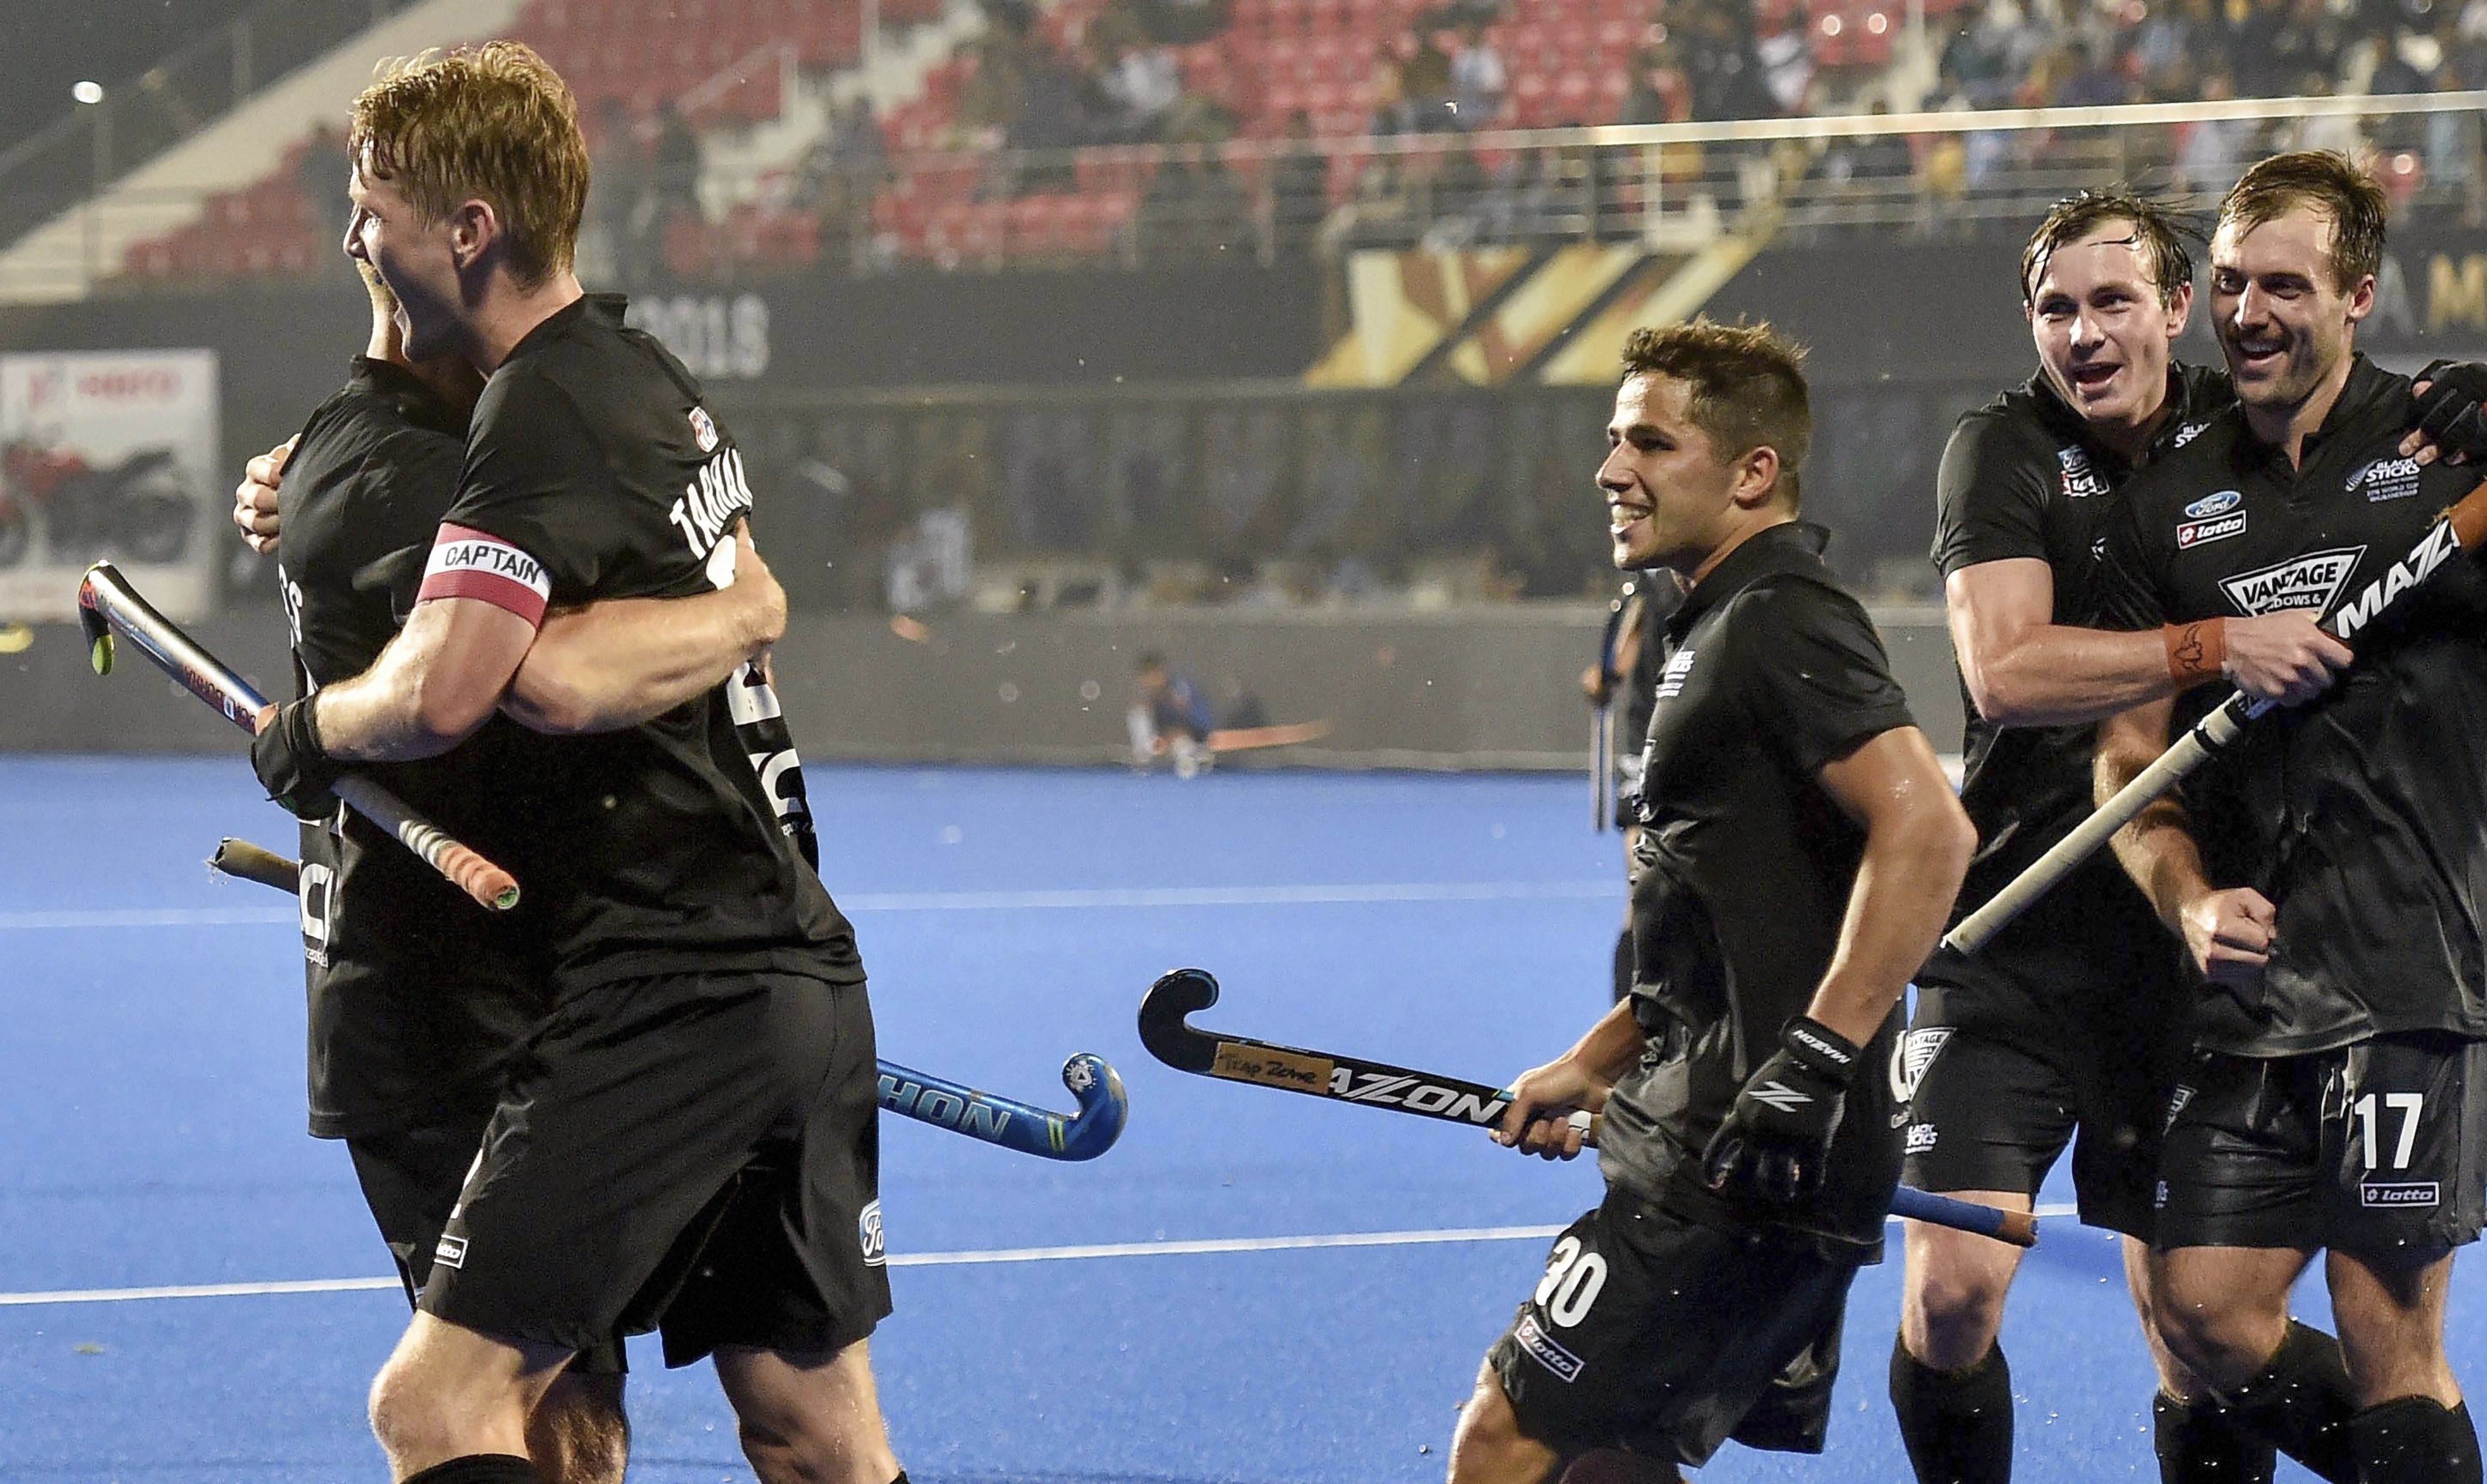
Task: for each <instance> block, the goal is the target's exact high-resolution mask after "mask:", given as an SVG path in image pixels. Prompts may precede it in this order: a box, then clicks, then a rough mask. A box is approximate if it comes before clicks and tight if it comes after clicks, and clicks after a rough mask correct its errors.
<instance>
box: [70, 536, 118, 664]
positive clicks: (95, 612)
mask: <svg viewBox="0 0 2487 1484" xmlns="http://www.w3.org/2000/svg"><path fill="white" fill-rule="evenodd" d="M98 574H101V576H102V577H103V578H104V579H105V580H110V579H111V578H112V577H113V576H114V575H115V574H114V572H113V570H112V564H111V563H110V562H98V563H96V564H95V565H94V566H92V567H90V568H88V569H87V570H86V576H85V577H84V578H82V579H80V581H79V582H78V629H79V630H80V631H81V632H83V633H84V634H85V635H86V662H87V663H88V664H90V665H93V666H94V667H95V673H96V674H98V675H109V674H111V673H112V623H111V621H110V620H109V619H106V618H105V617H104V616H103V608H102V602H101V600H100V599H98V597H97V596H96V591H95V587H96V581H97V578H98Z"/></svg>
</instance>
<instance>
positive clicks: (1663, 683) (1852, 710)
mask: <svg viewBox="0 0 2487 1484" xmlns="http://www.w3.org/2000/svg"><path fill="white" fill-rule="evenodd" d="M1827 539H1828V537H1827V533H1825V532H1824V531H1823V530H1822V528H1821V527H1819V526H1813V525H1799V524H1789V525H1780V526H1774V527H1771V528H1769V529H1767V530H1764V531H1762V532H1760V533H1758V534H1756V535H1754V536H1752V537H1750V538H1748V539H1747V540H1746V542H1745V543H1744V545H1742V546H1738V547H1737V548H1736V549H1735V550H1733V551H1731V552H1729V553H1728V554H1727V557H1726V558H1725V560H1723V561H1721V562H1720V563H1719V565H1718V567H1716V568H1715V569H1713V570H1712V571H1711V573H1710V574H1708V575H1707V576H1705V577H1704V578H1703V579H1702V580H1701V582H1700V583H1699V585H1697V586H1696V587H1694V588H1693V590H1692V592H1691V594H1690V595H1689V596H1688V597H1687V598H1686V599H1685V600H1684V602H1683V603H1682V605H1681V606H1679V607H1678V608H1677V609H1676V611H1675V613H1674V615H1673V616H1672V617H1671V618H1669V619H1668V621H1667V625H1666V659H1665V663H1664V665H1663V667H1662V669H1661V670H1660V674H1659V685H1658V691H1657V705H1656V707H1655V710H1654V712H1653V714H1652V717H1651V720H1650V731H1649V741H1648V744H1647V746H1646V748H1645V749H1644V751H1643V754H1642V758H1643V762H1642V787H1641V805H1640V822H1641V833H1640V843H1639V846H1638V848H1637V850H1636V852H1635V859H1634V862H1633V894H1632V934H1633V952H1634V965H1635V966H1634V975H1633V978H1634V984H1633V990H1632V1002H1633V1012H1634V1015H1635V1018H1636V1019H1637V1020H1638V1022H1639V1023H1640V1025H1641V1027H1642V1029H1643V1030H1644V1031H1646V1032H1647V1033H1648V1034H1649V1037H1650V1041H1649V1046H1648V1048H1647V1050H1645V1052H1644V1053H1643V1056H1642V1059H1641V1063H1640V1065H1639V1066H1638V1067H1637V1068H1635V1070H1634V1071H1633V1072H1632V1073H1630V1074H1628V1075H1627V1076H1626V1077H1625V1078H1623V1079H1622V1080H1621V1081H1620V1082H1618V1083H1617V1084H1616V1086H1615V1091H1614V1096H1613V1098H1612V1099H1611V1100H1610V1101H1609V1102H1608V1104H1607V1134H1606V1135H1605V1136H1604V1138H1603V1139H1602V1141H1601V1153H1600V1156H1599V1161H1600V1165H1601V1167H1602V1168H1603V1169H1604V1171H1605V1173H1606V1176H1607V1180H1608V1181H1609V1182H1610V1183H1611V1184H1613V1185H1615V1186H1618V1187H1621V1188H1623V1189H1625V1190H1630V1191H1632V1192H1633V1193H1635V1194H1636V1195H1639V1196H1641V1197H1643V1198H1645V1199H1649V1200H1653V1201H1655V1202H1657V1203H1658V1204H1660V1205H1662V1206H1663V1207H1666V1208H1668V1209H1671V1210H1674V1211H1677V1212H1679V1213H1680V1214H1683V1215H1686V1216H1689V1217H1691V1218H1696V1219H1719V1218H1726V1219H1731V1220H1774V1221H1780V1222H1783V1223H1784V1224H1787V1225H1791V1226H1795V1227H1797V1228H1800V1229H1802V1230H1804V1231H1808V1232H1812V1233H1814V1234H1816V1235H1819V1236H1823V1237H1827V1238H1830V1239H1831V1240H1832V1241H1833V1242H1835V1243H1836V1244H1839V1245H1840V1246H1843V1247H1847V1246H1858V1245H1863V1246H1877V1245H1879V1244H1880V1243H1881V1241H1882V1238H1883V1220H1884V1214H1885V1212H1886V1211H1887V1210H1888V1209H1889V1207H1890V1202H1891V1189H1892V1187H1893V1186H1894V1185H1896V1184H1897V1183H1898V1181H1899V1169H1900V1140H1899V1131H1898V1130H1897V1128H1896V1127H1895V1126H1894V1125H1893V1123H1892V1119H1891V1113H1892V1109H1893V1106H1894V1105H1893V1102H1892V1095H1891V1088H1890V1085H1889V1078H1886V1077H1883V1076H1881V1075H1879V1072H1878V1071H1869V1072H1868V1073H1867V1075H1865V1076H1862V1077H1859V1078H1858V1079H1857V1083H1856V1086H1855V1087H1854V1088H1852V1089H1851V1090H1850V1092H1849V1095H1848V1108H1847V1114H1846V1117H1845V1118H1844V1119H1843V1120H1842V1121H1841V1123H1840V1126H1839V1132H1838V1134H1837V1136H1836V1137H1835V1138H1834V1140H1833V1141H1832V1144H1831V1150H1830V1169H1829V1174H1828V1177H1827V1179H1826V1180H1825V1182H1824V1186H1823V1189H1822V1190H1821V1191H1820V1192H1819V1193H1818V1194H1817V1195H1816V1196H1815V1197H1814V1198H1813V1199H1812V1200H1811V1201H1810V1202H1809V1203H1808V1204H1807V1205H1805V1206H1804V1207H1802V1208H1801V1209H1800V1210H1798V1211H1797V1212H1795V1213H1793V1214H1784V1213H1781V1212H1779V1211H1777V1210H1776V1209H1775V1208H1753V1209H1750V1210H1747V1209H1745V1208H1743V1207H1741V1206H1739V1205H1735V1204H1731V1203H1730V1202H1728V1201H1726V1200H1724V1199H1722V1198H1721V1197H1719V1196H1717V1195H1713V1194H1712V1193H1711V1192H1710V1191H1709V1190H1707V1189H1706V1188H1705V1187H1704V1186H1703V1184H1702V1179H1701V1152H1702V1149H1703V1147H1704V1146H1705V1145H1706V1144H1707V1143H1708V1142H1709V1139H1710V1135H1711V1134H1713V1133H1715V1132H1717V1130H1718V1127H1719V1121H1720V1120H1721V1119H1723V1118H1724V1117H1725V1116H1726V1113H1727V1109H1728V1107H1729V1106H1730V1105H1731V1104H1733V1103H1734V1102H1735V1099H1736V1093H1737V1090H1738V1089H1739V1088H1741V1087H1742V1086H1743V1085H1744V1082H1745V1079H1746V1078H1747V1077H1748V1076H1750V1075H1751V1073H1752V1070H1753V1068H1754V1067H1756V1066H1758V1065H1760V1063H1761V1062H1762V1061H1763V1060H1765V1059H1766V1058H1768V1057H1769V1056H1770V1054H1771V1052H1772V1051H1773V1050H1775V1049H1776V1047H1777V1045H1778V1035H1779V1030H1780V1028H1781V1027H1782V1026H1784V1025H1785V1024H1786V1023H1787V1022H1788V1021H1789V1019H1791V1018H1792V1017H1794V1016H1797V1015H1801V1014H1802V1013H1803V1012H1804V1010H1805V1009H1806V1007H1807V1006H1809V1005H1810V1004H1811V1003H1812V1001H1813V994H1814V991H1815V990H1816V989H1817V988H1818V987H1819V986H1820V984H1821V982H1822V976H1823V974H1824V972H1825V971H1826V970H1827V969H1828V968H1829V967H1830V956H1831V953H1832V951H1833V950H1834V949H1835V948H1836V947H1837V946H1838V942H1839V929H1840V923H1841V922H1842V920H1843V919H1844V918H1845V916H1846V914H1847V910H1848V899H1849V895H1850V892H1851V890H1852V888H1853V887H1854V885H1855V882H1856V877H1857V864H1858V860H1859V859H1860V858H1861V856H1862V853H1863V848H1864V834H1863V832H1862V831H1861V830H1859V829H1858V826H1856V825H1855V824H1854V823H1853V822H1852V821H1851V820H1849V818H1848V817H1847V815H1846V814H1845V813H1843V812H1842V811H1841V810H1840V808H1839V806H1838V804H1837V803H1836V802H1834V801H1833V800H1832V799H1831V798H1830V795H1829V794H1827V793H1825V792H1824V790H1823V788H1822V784H1821V772H1822V770H1823V769H1824V768H1825V767H1826V766H1827V765H1829V764H1830V763H1833V762H1836V761H1838V760H1839V759H1840V758H1843V757H1845V756H1847V755H1848V754H1849V753H1851V752H1852V751H1854V750H1855V749H1856V748H1857V747H1858V746H1859V745H1861V744H1862V743H1864V742H1867V741H1870V740H1871V739H1872V738H1874V737H1876V736H1878V735H1880V734H1882V733H1884V732H1887V731H1889V730H1891V729H1892V728H1894V727H1904V726H1909V725H1911V724H1912V722H1911V720H1910V717H1909V709H1908V701H1907V698H1906V697H1904V696H1903V695H1902V694H1901V693H1900V687H1899V686H1897V685H1895V684H1894V683H1893V682H1892V680H1891V676H1890V670H1889V666H1888V663H1887V662H1886V658H1885V656H1884V653H1883V644H1882V640H1881V639H1880V638H1879V637H1877V636H1876V634H1875V632H1874V626H1873V624H1872V622H1871V621H1870V620H1868V619H1867V618H1866V616H1865V610H1864V609H1863V608H1862V607H1861V606H1859V605H1858V602H1857V600H1856V599H1854V598H1852V597H1850V596H1849V595H1848V594H1847V593H1846V592H1845V591H1844V590H1842V589H1841V588H1840V587H1839V585H1838V582H1837V580H1836V579H1834V578H1833V577H1832V576H1831V575H1830V569H1829V568H1827V567H1825V566H1824V565H1823V562H1822V556H1821V551H1822V546H1823V544H1824V542H1825V541H1826V540H1827ZM1898 1024H1899V1017H1898V1015H1897V1014H1896V1013H1894V1014H1893V1015H1892V1016H1891V1018H1890V1019H1889V1020H1887V1021H1886V1022H1885V1023H1884V1025H1883V1027H1882V1028H1881V1029H1880V1030H1879V1031H1878V1032H1876V1034H1875V1036H1874V1038H1873V1041H1872V1043H1871V1045H1870V1046H1869V1047H1868V1049H1867V1058H1866V1060H1867V1065H1868V1067H1869V1068H1875V1069H1879V1068H1881V1067H1882V1066H1883V1064H1884V1062H1885V1061H1886V1060H1887V1059H1888V1057H1889V1054H1890V1050H1891V1045H1892V1042H1893V1040H1894V1038H1895V1037H1896V1035H1897V1027H1898Z"/></svg>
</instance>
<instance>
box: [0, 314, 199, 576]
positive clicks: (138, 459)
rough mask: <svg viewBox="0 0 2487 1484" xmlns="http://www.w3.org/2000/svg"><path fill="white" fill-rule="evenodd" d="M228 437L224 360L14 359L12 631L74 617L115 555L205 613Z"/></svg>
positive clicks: (4, 385)
mask: <svg viewBox="0 0 2487 1484" xmlns="http://www.w3.org/2000/svg"><path fill="white" fill-rule="evenodd" d="M216 427H217V424H216V354H215V352H214V351H212V350H126V351H79V352H74V353H62V354H51V355H0V622H6V621H18V622H23V621H35V620H53V621H57V620H62V619H66V618H67V617H69V616H70V614H71V613H72V612H73V611H74V610H75V608H76V606H77V585H78V577H79V574H82V573H84V572H85V571H86V569H87V566H88V565H89V564H90V563H92V562H94V561H95V560H96V559H97V558H98V557H106V556H108V557H110V558H112V559H113V561H114V562H115V563H117V564H118V565H119V566H120V567H121V568H122V569H123V570H124V571H126V573H127V574H129V576H130V579H131V580H132V581H134V582H135V583H137V585H138V586H139V587H140V588H141V589H142V590H143V591H145V592H146V594H147V595H148V597H149V599H150V600H152V601H153V602H154V603H155V605H156V606H157V607H159V608H161V609H163V610H164V613H165V614H166V616H167V617H170V618H172V619H174V620H176V621H184V620H189V619H195V618H198V617H200V616H201V615H202V614H204V613H205V612H206V610H207V607H208V603H209V601H210V596H211V590H210V584H211V563H210V554H211V546H212V543H210V541H209V540H208V539H207V532H208V530H209V525H210V518H212V517H213V516H214V515H215V513H216V506H215V500H214V497H213V494H212V490H213V487H214V479H213V477H212V476H213V473H214V471H215V470H216V469H217V468H218V467H219V465H218V462H217V449H216Z"/></svg>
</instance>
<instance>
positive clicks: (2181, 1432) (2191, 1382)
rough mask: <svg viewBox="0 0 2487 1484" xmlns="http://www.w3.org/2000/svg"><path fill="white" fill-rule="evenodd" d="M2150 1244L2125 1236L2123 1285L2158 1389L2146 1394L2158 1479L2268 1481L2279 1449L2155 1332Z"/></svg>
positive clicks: (2168, 1483)
mask: <svg viewBox="0 0 2487 1484" xmlns="http://www.w3.org/2000/svg"><path fill="white" fill-rule="evenodd" d="M2151 1271H2152V1270H2151V1266H2150V1248H2149V1246H2147V1245H2146V1244H2144V1243H2142V1242H2140V1241H2138V1240H2137V1239H2135V1238H2133V1237H2131V1236H2127V1237H2126V1238H2125V1239H2124V1286H2125V1289H2126V1291H2127V1292H2128V1293H2130V1294H2131V1295H2132V1296H2133V1308H2134V1313H2135V1315H2136V1316H2137V1317H2138V1318H2139V1320H2140V1321H2141V1338H2142V1341H2143V1343H2145V1344H2146V1345H2148V1346H2149V1347H2150V1364H2151V1368H2152V1370H2153V1371H2155V1372H2156V1373H2157V1374H2158V1377H2159V1392H2158V1394H2157V1395H2155V1396H2153V1397H2152V1398H2151V1399H2150V1424H2151V1448H2152V1451H2153V1452H2155V1453H2157V1454H2158V1456H2159V1478H2160V1484H2271V1478H2272V1474H2273V1471H2274V1470H2275V1469H2276V1467H2277V1464H2278V1458H2277V1453H2278V1450H2277V1448H2276V1447H2274V1446H2273V1444H2272V1442H2271V1441H2270V1440H2269V1439H2266V1438H2263V1437H2262V1436H2260V1435H2259V1434H2256V1433H2254V1432H2252V1431H2250V1430H2249V1429H2248V1428H2246V1427H2244V1426H2242V1425H2241V1424H2240V1423H2239V1422H2238V1421H2237V1419H2236V1418H2235V1416H2233V1415H2232V1414H2230V1413H2229V1411H2228V1408H2227V1406H2226V1405H2225V1404H2224V1403H2222V1401H2221V1400H2220V1398H2219V1394H2218V1393H2217V1392H2216V1391H2214V1390H2213V1389H2212V1388H2211V1387H2210V1386H2206V1385H2204V1384H2203V1382H2202V1379H2201V1378H2200V1377H2198V1376H2196V1375H2194V1373H2193V1372H2192V1371H2191V1370H2189V1369H2187V1368H2186V1366H2185V1364H2184V1363H2183V1362H2182V1361H2180V1360H2178V1359H2177V1358H2176V1357H2175V1356H2174V1354H2172V1353H2171V1352H2170V1351H2169V1350H2168V1349H2167V1342H2166V1339H2165V1338H2164V1337H2163V1336H2162V1335H2161V1334H2160V1332H2159V1312H2158V1298H2157V1294H2156V1293H2155V1291H2154V1290H2153V1289H2152V1287H2151V1283H2152V1278H2151Z"/></svg>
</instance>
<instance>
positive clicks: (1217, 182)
mask: <svg viewBox="0 0 2487 1484" xmlns="http://www.w3.org/2000/svg"><path fill="white" fill-rule="evenodd" d="M1132 228H1133V231H1134V232H1136V233H1137V235H1138V247H1139V253H1140V260H1141V261H1142V262H1144V263H1148V264H1152V265H1155V264H1166V263H1204V262H1217V261H1224V262H1229V263H1246V262H1250V261H1251V259H1252V257H1253V233H1252V211H1251V207H1250V205H1249V204H1248V203H1247V202H1246V200H1245V199H1244V186H1243V182H1240V181H1238V180H1236V178H1235V172H1234V171H1232V170H1229V169H1228V168H1226V160H1225V157H1224V156H1223V155H1222V154H1219V153H1218V152H1217V151H1216V149H1215V148H1213V147H1211V146H1209V145H1206V144H1203V143H1202V142H1200V141H1198V140H1186V141H1183V142H1182V143H1179V144H1177V145H1176V146H1175V147H1174V149H1173V152H1172V153H1171V154H1169V155H1168V156H1167V159H1166V162H1165V163H1164V164H1162V165H1160V166H1159V167H1158V172H1157V174H1156V175H1155V176H1153V177H1152V178H1150V181H1149V188H1148V190H1147V192H1146V193H1145V194H1143V195H1142V196H1141V197H1140V205H1139V210H1138V212H1137V219H1136V220H1135V221H1134V222H1133V223H1132Z"/></svg>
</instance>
